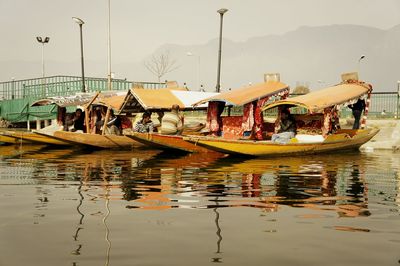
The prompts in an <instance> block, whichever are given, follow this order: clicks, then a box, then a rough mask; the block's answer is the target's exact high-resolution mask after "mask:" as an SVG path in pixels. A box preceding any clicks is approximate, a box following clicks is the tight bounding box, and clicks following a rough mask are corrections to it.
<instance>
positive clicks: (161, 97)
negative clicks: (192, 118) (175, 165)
mask: <svg viewBox="0 0 400 266" xmlns="http://www.w3.org/2000/svg"><path fill="white" fill-rule="evenodd" d="M218 94H219V93H210V92H195V91H185V90H181V89H160V90H157V91H153V90H144V89H139V88H134V89H131V90H130V93H129V94H128V96H127V98H126V99H125V103H124V106H123V108H122V111H123V112H126V111H127V110H129V111H130V112H135V111H136V112H142V111H157V112H159V111H162V112H163V111H170V110H171V106H172V105H174V104H178V105H179V106H180V110H181V111H194V110H204V109H206V108H207V104H202V105H198V106H196V107H193V104H194V103H196V102H198V101H200V100H203V99H207V98H210V97H213V96H216V95H218ZM203 126H204V125H203ZM197 129H198V130H200V129H201V128H197ZM184 134H196V125H195V126H194V127H185V129H184ZM126 136H127V137H129V138H131V139H134V140H136V141H138V142H140V143H142V144H144V145H147V146H150V147H154V148H157V149H177V150H182V151H186V152H210V150H207V149H205V148H202V147H198V146H195V145H193V144H191V143H189V142H186V141H184V140H183V139H182V136H178V135H163V134H160V133H138V132H133V133H130V134H126Z"/></svg>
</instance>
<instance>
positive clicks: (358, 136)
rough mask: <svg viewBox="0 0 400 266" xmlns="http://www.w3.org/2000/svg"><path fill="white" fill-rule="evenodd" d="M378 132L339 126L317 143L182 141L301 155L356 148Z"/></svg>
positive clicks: (254, 152) (223, 148)
mask: <svg viewBox="0 0 400 266" xmlns="http://www.w3.org/2000/svg"><path fill="white" fill-rule="evenodd" d="M378 132H379V129H368V130H343V131H341V132H339V133H338V134H333V135H330V136H328V137H327V138H326V139H325V141H323V142H320V143H287V144H278V143H274V142H271V141H254V140H225V139H222V138H217V137H199V136H190V137H186V138H184V139H185V140H186V141H189V142H191V143H194V144H196V145H199V146H202V147H205V148H208V149H212V150H215V151H219V152H223V153H228V154H243V155H250V156H285V155H304V154H313V153H323V152H335V151H342V150H348V149H358V148H359V147H360V146H361V145H363V144H364V143H366V142H367V141H369V140H370V139H371V138H372V137H374V136H375V135H376V134H377V133H378Z"/></svg>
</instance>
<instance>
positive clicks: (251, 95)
mask: <svg viewBox="0 0 400 266" xmlns="http://www.w3.org/2000/svg"><path fill="white" fill-rule="evenodd" d="M288 92H289V87H288V86H287V85H286V84H283V83H280V82H264V83H261V84H256V85H253V86H246V87H243V88H239V89H237V90H234V91H229V92H225V93H221V94H214V95H212V96H211V97H203V99H198V100H197V101H194V100H192V102H191V103H190V105H189V103H187V102H186V103H180V102H178V101H179V97H178V99H173V100H170V101H169V102H168V105H166V106H163V105H162V104H161V103H158V102H157V101H159V100H158V99H162V101H165V100H166V99H168V97H167V96H166V95H164V96H163V97H154V95H153V96H152V97H151V98H150V97H141V99H139V102H142V103H143V102H144V103H145V104H146V105H148V106H157V107H158V108H160V107H164V108H169V107H170V106H171V105H172V104H173V103H174V102H175V103H177V102H178V103H180V104H182V105H180V106H183V109H185V108H186V109H187V110H190V108H191V109H194V108H195V109H200V108H202V109H204V108H207V123H208V126H206V127H209V128H210V127H211V124H213V123H214V122H215V120H217V118H216V117H215V116H213V112H214V111H215V110H216V108H215V107H217V105H218V104H220V103H223V106H225V104H226V105H227V106H228V108H231V107H232V106H244V105H252V106H253V104H256V103H258V102H260V101H261V102H267V101H268V100H269V99H275V98H281V97H285V96H287V94H288ZM179 93H180V94H183V93H185V92H179ZM186 93H189V92H186ZM178 96H179V95H178ZM185 98H186V99H188V98H189V97H185ZM146 100H147V101H146ZM208 103H211V105H212V107H209V104H208ZM188 106H189V107H188ZM222 120H223V123H224V122H226V123H225V126H226V127H225V129H226V130H227V131H228V128H229V130H231V131H232V132H234V131H235V130H237V128H235V126H230V125H229V123H230V122H232V121H235V123H236V122H237V121H238V122H239V123H240V126H241V123H242V120H243V116H230V115H228V116H226V117H222ZM240 126H239V127H240ZM239 130H240V129H239ZM209 131H212V130H209ZM197 134H199V133H198V132H197ZM234 134H235V133H232V134H225V136H230V137H232V136H233V135H234ZM187 135H193V132H190V129H189V130H186V129H185V131H184V132H183V135H180V136H176V135H174V136H171V135H163V134H160V133H151V134H150V133H132V134H130V135H127V136H128V137H130V138H132V139H135V140H137V141H139V142H142V143H143V144H146V145H148V146H152V147H156V148H161V149H177V150H182V151H186V152H211V151H212V150H210V149H208V148H204V147H201V146H199V145H195V144H193V143H190V142H188V141H185V140H184V137H185V136H187Z"/></svg>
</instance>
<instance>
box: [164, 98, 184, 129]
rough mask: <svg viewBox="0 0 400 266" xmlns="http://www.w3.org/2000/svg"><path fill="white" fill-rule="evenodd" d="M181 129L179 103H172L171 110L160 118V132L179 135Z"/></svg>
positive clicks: (181, 118)
mask: <svg viewBox="0 0 400 266" xmlns="http://www.w3.org/2000/svg"><path fill="white" fill-rule="evenodd" d="M182 131H183V116H181V115H180V114H179V105H177V104H174V105H172V107H171V112H167V113H165V114H164V116H163V117H162V120H161V134H165V135H181V134H182Z"/></svg>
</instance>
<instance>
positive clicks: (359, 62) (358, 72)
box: [357, 55, 365, 79]
mask: <svg viewBox="0 0 400 266" xmlns="http://www.w3.org/2000/svg"><path fill="white" fill-rule="evenodd" d="M364 58H365V55H361V56H360V58H359V59H358V69H357V74H358V76H359V75H360V65H361V60H363V59H364ZM358 79H360V77H358Z"/></svg>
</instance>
